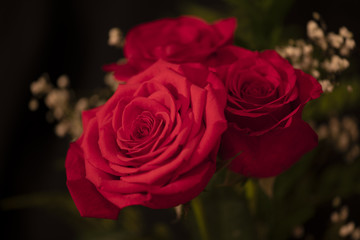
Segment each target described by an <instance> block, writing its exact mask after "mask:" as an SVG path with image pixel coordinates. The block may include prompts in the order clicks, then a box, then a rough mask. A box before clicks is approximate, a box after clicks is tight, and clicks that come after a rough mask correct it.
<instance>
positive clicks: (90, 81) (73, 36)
mask: <svg viewBox="0 0 360 240" xmlns="http://www.w3.org/2000/svg"><path fill="white" fill-rule="evenodd" d="M197 2H199V3H200V4H207V5H210V6H211V5H213V6H216V5H218V4H219V3H218V2H217V1H197ZM180 4H181V1H180V0H176V1H166V0H161V1H160V0H152V1H146V0H144V1H136V0H132V1H108V0H105V1H101V3H100V2H99V1H69V0H63V1H47V0H37V1H26V0H22V1H6V3H1V5H0V49H1V50H0V61H1V62H0V78H1V88H0V89H1V94H0V104H1V111H0V116H1V117H0V199H4V198H8V197H12V196H16V195H21V194H27V193H33V192H46V191H63V192H66V186H65V181H66V178H65V172H64V171H56V170H54V169H55V168H56V167H57V165H56V164H58V163H60V164H61V163H62V162H63V159H64V157H65V154H66V151H67V147H68V142H69V139H66V138H65V139H59V138H57V137H56V136H55V135H54V133H53V127H54V126H53V125H51V124H48V123H47V122H46V120H45V113H46V107H44V106H42V105H41V106H40V110H39V111H37V112H31V111H29V110H28V102H29V100H30V98H31V93H30V91H29V86H30V83H31V82H32V81H34V80H36V79H37V78H38V77H40V76H41V75H42V74H43V73H45V72H46V73H48V74H49V77H50V79H51V81H52V82H53V83H55V80H56V79H57V78H58V77H59V76H60V75H61V74H67V75H68V76H69V78H70V80H71V87H72V88H73V89H74V90H75V91H80V89H81V91H86V90H89V91H91V90H93V89H95V88H97V87H102V86H103V85H104V84H103V76H104V72H103V71H102V70H101V66H102V65H103V64H104V63H110V62H114V61H116V60H117V59H118V58H119V57H120V56H121V51H120V50H117V49H115V48H112V47H109V46H108V45H107V38H108V30H109V29H110V28H112V27H119V28H121V29H122V30H123V31H124V32H125V33H126V32H127V31H128V30H129V29H130V28H131V27H133V26H135V25H136V24H139V23H143V22H146V21H151V20H154V19H157V18H161V17H166V16H173V17H175V16H178V15H180V14H182V12H181V11H180V10H179V9H180V8H179V5H180ZM359 6H360V4H359V3H358V1H356V0H353V1H351V0H347V1H325V0H321V1H310V0H305V1H304V0H298V1H296V2H295V4H294V5H293V6H292V8H291V10H290V12H289V14H288V16H287V17H286V20H285V22H284V24H285V25H290V24H298V25H300V26H303V29H304V33H305V26H306V22H307V21H308V20H309V19H311V18H312V12H313V11H318V12H319V13H320V14H321V15H322V16H323V18H324V19H325V20H326V22H327V24H328V26H329V30H333V31H336V30H337V29H338V28H339V27H341V26H342V25H344V26H346V27H347V28H348V29H350V31H352V32H353V33H354V34H355V41H356V42H357V43H358V44H359V43H360V41H359V34H360V17H359V13H358V11H359ZM357 51H358V50H357ZM355 56H359V52H356V53H355ZM56 160H57V162H56ZM54 162H56V163H54ZM0 214H1V216H0V218H1V221H3V223H2V224H1V227H0V230H1V232H2V233H1V236H3V234H5V233H9V234H11V235H10V236H11V237H10V238H9V239H49V238H50V236H51V239H64V238H66V239H73V238H74V234H75V233H74V232H72V231H73V230H72V228H71V227H70V226H69V224H66V223H65V222H64V221H61V220H59V219H58V218H57V215H54V214H52V213H51V212H48V211H47V210H46V209H43V208H29V209H20V210H11V211H2V212H0Z"/></svg>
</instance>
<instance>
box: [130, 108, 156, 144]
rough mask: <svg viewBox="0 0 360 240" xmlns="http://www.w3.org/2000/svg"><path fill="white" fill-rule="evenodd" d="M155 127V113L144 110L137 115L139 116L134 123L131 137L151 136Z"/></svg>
mask: <svg viewBox="0 0 360 240" xmlns="http://www.w3.org/2000/svg"><path fill="white" fill-rule="evenodd" d="M153 127H154V118H153V115H152V114H151V113H150V112H148V111H144V112H142V113H141V114H140V115H139V116H137V118H136V119H135V120H134V121H133V123H132V126H131V138H132V139H143V138H145V137H147V136H149V134H150V133H151V131H152V129H153Z"/></svg>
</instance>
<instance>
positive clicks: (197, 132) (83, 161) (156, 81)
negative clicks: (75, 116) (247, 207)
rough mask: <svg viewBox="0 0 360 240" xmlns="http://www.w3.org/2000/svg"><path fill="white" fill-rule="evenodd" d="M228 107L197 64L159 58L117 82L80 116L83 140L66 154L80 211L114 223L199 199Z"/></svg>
mask: <svg viewBox="0 0 360 240" xmlns="http://www.w3.org/2000/svg"><path fill="white" fill-rule="evenodd" d="M189 37H190V36H189ZM225 105H226V91H225V88H224V85H223V83H222V82H221V81H220V79H219V78H218V77H217V76H216V75H215V74H214V73H212V72H209V70H208V69H207V68H206V67H204V66H202V65H199V64H186V65H177V64H171V63H168V62H165V61H163V60H159V61H158V62H156V63H155V64H153V65H152V66H151V67H149V68H148V69H147V70H145V71H144V72H142V73H140V74H138V75H135V76H133V77H132V78H131V79H129V81H128V82H127V84H125V85H119V87H118V89H117V90H116V92H115V93H114V95H113V96H112V97H111V98H110V99H109V100H108V101H107V102H106V103H105V104H104V105H103V106H101V107H98V108H96V109H92V110H89V111H85V112H83V126H84V132H83V135H82V136H81V138H80V139H79V140H77V141H76V142H74V143H72V145H71V147H70V149H69V152H68V156H67V160H66V171H67V176H68V187H69V190H70V193H71V195H72V197H73V199H74V201H75V204H76V206H77V207H78V209H79V211H80V213H81V214H82V215H83V216H90V217H100V218H116V216H117V214H118V211H119V209H121V208H123V207H126V206H129V205H143V206H146V207H150V208H170V207H174V206H177V205H179V204H183V203H186V202H188V201H190V200H191V199H193V198H194V197H196V196H197V195H198V194H200V192H201V191H202V190H203V189H204V188H205V186H206V185H207V183H208V181H209V180H210V178H211V177H212V175H213V174H214V173H215V170H216V169H215V166H216V154H217V150H218V146H219V144H220V138H221V135H222V133H223V132H224V131H225V130H226V127H227V122H226V120H225V116H224V108H225Z"/></svg>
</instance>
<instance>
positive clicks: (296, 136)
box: [220, 119, 318, 178]
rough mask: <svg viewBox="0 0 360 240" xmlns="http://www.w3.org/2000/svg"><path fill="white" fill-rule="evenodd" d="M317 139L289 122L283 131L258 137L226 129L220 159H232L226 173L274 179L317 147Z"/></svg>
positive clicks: (295, 121)
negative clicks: (229, 170)
mask: <svg viewBox="0 0 360 240" xmlns="http://www.w3.org/2000/svg"><path fill="white" fill-rule="evenodd" d="M317 142H318V138H317V135H316V133H315V132H314V131H313V130H312V129H311V127H310V126H309V125H308V124H307V123H306V122H304V121H302V120H301V119H293V121H292V124H291V125H290V126H289V127H287V128H282V129H275V130H273V131H270V132H268V133H266V134H264V135H261V136H248V135H245V134H239V133H238V132H236V131H235V130H234V128H232V127H230V128H229V129H228V130H227V131H226V132H225V134H224V135H223V140H222V146H221V150H220V151H221V155H222V158H223V159H230V158H232V157H234V156H235V155H236V154H237V153H239V152H241V151H243V152H242V153H241V154H240V155H239V156H238V157H237V158H235V159H234V160H233V161H232V163H231V165H230V169H231V170H233V171H235V172H237V173H240V174H243V175H245V176H252V177H259V178H262V177H271V176H276V175H278V174H280V173H282V172H283V171H285V170H286V169H288V168H289V167H290V166H291V165H292V164H294V163H295V162H296V161H298V160H299V159H300V157H301V156H302V155H304V154H305V153H306V152H308V151H310V150H312V149H313V148H314V147H316V146H317Z"/></svg>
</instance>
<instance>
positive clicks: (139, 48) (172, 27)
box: [104, 17, 236, 81]
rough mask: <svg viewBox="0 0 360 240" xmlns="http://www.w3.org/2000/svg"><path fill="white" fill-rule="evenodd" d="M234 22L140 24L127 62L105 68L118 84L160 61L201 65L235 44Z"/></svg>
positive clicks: (132, 34) (128, 41)
mask: <svg viewBox="0 0 360 240" xmlns="http://www.w3.org/2000/svg"><path fill="white" fill-rule="evenodd" d="M235 26H236V19H235V18H228V19H225V20H221V21H218V22H216V23H214V24H213V25H209V24H207V23H206V22H204V21H203V20H201V19H199V18H195V17H179V18H164V19H161V20H157V21H153V22H149V23H145V24H141V25H139V26H137V27H135V28H133V29H132V30H131V31H130V32H129V33H128V34H127V36H126V39H125V46H124V54H125V57H126V58H127V60H128V62H127V63H126V64H122V65H117V64H110V65H107V66H105V67H104V69H105V70H106V71H114V76H115V78H116V79H118V80H124V81H126V80H127V79H128V78H129V77H130V76H133V75H134V74H136V73H138V72H140V71H142V70H144V69H146V68H147V67H149V66H150V65H151V64H153V63H154V62H156V61H157V60H159V59H163V60H166V61H168V62H171V63H189V62H202V61H205V60H206V59H207V58H209V57H210V56H211V55H212V54H213V53H215V51H216V50H217V49H218V48H219V47H221V46H224V45H227V44H231V43H232V41H233V35H234V30H235Z"/></svg>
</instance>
